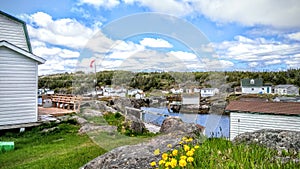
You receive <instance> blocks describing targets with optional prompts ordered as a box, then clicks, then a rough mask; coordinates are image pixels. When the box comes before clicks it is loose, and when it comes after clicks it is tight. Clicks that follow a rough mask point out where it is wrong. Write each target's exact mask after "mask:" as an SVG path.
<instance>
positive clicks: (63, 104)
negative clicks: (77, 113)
mask: <svg viewBox="0 0 300 169" xmlns="http://www.w3.org/2000/svg"><path fill="white" fill-rule="evenodd" d="M81 100H82V97H81V96H72V95H52V96H51V101H52V107H57V108H62V109H72V110H77V109H79V108H80V102H81Z"/></svg>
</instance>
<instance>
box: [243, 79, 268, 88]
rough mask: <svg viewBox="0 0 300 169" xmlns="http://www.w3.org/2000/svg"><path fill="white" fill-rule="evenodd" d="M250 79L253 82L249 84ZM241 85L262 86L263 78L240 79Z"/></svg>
mask: <svg viewBox="0 0 300 169" xmlns="http://www.w3.org/2000/svg"><path fill="white" fill-rule="evenodd" d="M251 80H253V81H254V83H253V84H251ZM241 86H242V87H261V86H263V80H262V79H242V80H241Z"/></svg>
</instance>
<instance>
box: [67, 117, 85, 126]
mask: <svg viewBox="0 0 300 169" xmlns="http://www.w3.org/2000/svg"><path fill="white" fill-rule="evenodd" d="M71 119H74V120H76V121H77V123H78V124H80V125H83V124H86V123H87V122H88V121H87V120H86V119H84V118H82V117H79V116H73V117H71Z"/></svg>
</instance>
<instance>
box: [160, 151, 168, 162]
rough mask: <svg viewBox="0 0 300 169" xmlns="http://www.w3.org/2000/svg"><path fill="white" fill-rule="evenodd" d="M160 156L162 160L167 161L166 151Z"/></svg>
mask: <svg viewBox="0 0 300 169" xmlns="http://www.w3.org/2000/svg"><path fill="white" fill-rule="evenodd" d="M161 158H162V159H163V160H165V161H167V160H168V154H167V153H163V154H162V155H161Z"/></svg>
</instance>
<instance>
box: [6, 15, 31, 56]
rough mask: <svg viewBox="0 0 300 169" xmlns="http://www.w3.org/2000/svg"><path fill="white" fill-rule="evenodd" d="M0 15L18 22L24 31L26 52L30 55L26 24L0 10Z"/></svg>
mask: <svg viewBox="0 0 300 169" xmlns="http://www.w3.org/2000/svg"><path fill="white" fill-rule="evenodd" d="M0 14H2V15H4V16H6V17H8V18H10V19H12V20H14V21H17V22H19V23H21V24H22V26H23V30H24V34H25V38H26V43H27V47H28V50H29V52H30V53H32V48H31V43H30V39H29V35H28V30H27V26H26V22H24V21H22V20H21V19H19V18H16V17H14V16H12V15H10V14H7V13H5V12H3V11H1V10H0Z"/></svg>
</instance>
